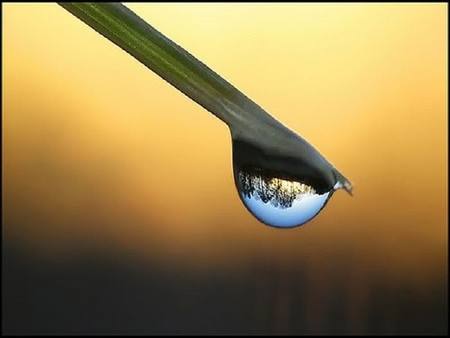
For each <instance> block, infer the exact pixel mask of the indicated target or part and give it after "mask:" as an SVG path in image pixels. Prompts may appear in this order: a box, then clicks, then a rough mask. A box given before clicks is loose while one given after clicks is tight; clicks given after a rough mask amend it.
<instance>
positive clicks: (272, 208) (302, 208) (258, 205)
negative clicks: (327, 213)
mask: <svg viewBox="0 0 450 338" xmlns="http://www.w3.org/2000/svg"><path fill="white" fill-rule="evenodd" d="M329 195H330V193H325V194H323V195H318V194H311V195H305V196H302V198H300V199H295V200H294V201H293V202H292V205H291V206H289V207H286V208H282V207H280V206H279V205H274V204H272V203H267V202H266V203H264V202H263V201H262V200H261V198H259V197H258V195H256V194H253V195H252V196H251V197H247V196H244V195H242V200H243V202H244V203H245V205H246V206H247V207H248V209H249V210H250V211H251V213H252V214H253V215H255V216H256V217H257V218H258V219H260V220H261V221H262V222H264V223H266V224H268V225H271V226H274V227H280V228H291V227H296V226H300V225H303V224H305V223H306V222H308V221H309V220H311V219H312V218H313V217H315V216H316V215H317V214H318V213H319V211H320V210H321V209H322V208H323V207H324V205H325V203H326V202H327V200H328V196H329Z"/></svg>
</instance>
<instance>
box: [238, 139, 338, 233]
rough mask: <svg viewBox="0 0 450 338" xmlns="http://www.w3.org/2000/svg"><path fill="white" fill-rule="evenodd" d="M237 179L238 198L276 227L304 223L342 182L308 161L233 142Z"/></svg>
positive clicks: (318, 210)
mask: <svg viewBox="0 0 450 338" xmlns="http://www.w3.org/2000/svg"><path fill="white" fill-rule="evenodd" d="M233 161H234V165H233V167H234V178H235V184H236V188H237V190H238V193H239V197H240V199H241V200H242V202H243V204H244V205H245V207H246V208H247V209H248V210H249V211H250V213H251V214H252V215H253V216H255V217H256V218H257V219H258V220H260V221H261V222H262V223H264V224H266V225H269V226H273V227H277V228H292V227H297V226H300V225H303V224H305V223H307V222H308V221H310V220H312V219H313V218H314V217H315V216H317V215H318V214H319V213H320V211H321V210H322V209H323V208H324V207H325V205H326V204H327V202H328V201H329V199H330V198H331V196H332V195H333V192H334V191H335V190H336V189H338V188H340V187H341V186H340V183H339V182H337V181H330V179H329V178H328V179H327V178H326V177H322V176H321V175H320V173H319V172H317V170H316V171H315V169H314V168H312V167H308V166H307V165H306V164H305V163H295V161H292V160H291V159H283V158H281V157H280V156H276V155H273V154H269V153H267V152H265V151H262V150H261V149H259V148H257V147H255V146H253V145H251V144H249V143H247V142H242V141H236V140H235V141H234V142H233Z"/></svg>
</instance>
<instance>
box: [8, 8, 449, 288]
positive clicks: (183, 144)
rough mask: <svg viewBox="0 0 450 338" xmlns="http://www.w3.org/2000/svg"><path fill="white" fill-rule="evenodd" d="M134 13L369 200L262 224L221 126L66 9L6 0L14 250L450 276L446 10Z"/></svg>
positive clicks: (428, 278)
mask: <svg viewBox="0 0 450 338" xmlns="http://www.w3.org/2000/svg"><path fill="white" fill-rule="evenodd" d="M127 6H129V7H130V8H131V9H132V10H134V11H135V12H136V13H137V14H138V15H140V16H141V17H142V18H144V19H145V20H146V21H147V22H149V23H150V24H151V25H153V26H154V27H155V28H156V29H158V30H160V31H161V32H162V33H163V34H165V35H167V36H168V37H170V38H171V39H173V40H174V41H175V42H177V43H178V44H180V45H181V46H183V47H184V48H186V49H187V50H188V51H190V52H191V53H192V54H193V55H195V56H196V57H197V58H199V59H200V60H202V61H203V62H204V63H206V64H207V65H209V66H210V67H211V68H212V69H214V70H215V71H216V72H218V73H219V74H220V75H222V76H223V77H224V78H225V79H227V80H228V81H230V82H231V83H232V84H234V85H235V86H236V87H237V88H239V89H240V90H241V91H243V92H244V93H245V94H246V95H248V96H249V97H250V98H252V99H253V100H254V101H255V102H257V103H258V104H259V105H261V106H262V107H264V108H265V109H266V110H267V111H268V112H269V113H270V114H272V115H273V116H275V117H276V118H277V119H279V120H280V121H281V122H283V123H285V124H286V125H287V126H289V127H290V128H292V129H293V130H295V131H296V132H298V133H299V134H300V135H302V136H303V137H305V138H306V139H307V140H308V141H309V142H310V143H311V144H313V145H314V146H315V147H316V148H317V149H318V150H319V151H320V152H321V153H322V154H323V155H324V156H325V157H326V158H327V159H328V160H329V161H330V162H331V163H333V164H334V165H335V166H336V167H337V168H338V169H339V170H340V171H341V172H342V173H343V174H344V175H345V176H347V177H348V178H349V179H350V180H351V181H352V182H353V183H354V184H355V190H354V197H349V196H348V195H347V194H345V193H344V192H342V191H339V192H338V193H336V194H335V195H334V196H333V198H332V200H331V201H330V203H329V204H328V206H327V207H326V209H325V210H324V211H323V212H322V213H321V214H320V215H319V216H318V217H317V218H316V219H314V220H313V221H312V222H311V223H308V224H307V225H306V226H303V227H300V228H296V229H292V230H276V229H272V228H269V227H267V226H264V225H262V224H261V223H259V222H258V221H257V220H255V219H254V218H253V217H252V216H251V215H250V214H249V213H248V212H247V211H246V209H245V207H244V206H243V205H241V202H240V200H239V198H238V195H237V194H236V191H235V188H234V183H233V177H232V170H231V168H232V164H231V143H230V136H229V132H228V130H227V127H226V126H225V125H224V124H223V123H222V122H221V121H219V120H218V119H217V118H215V117H214V116H213V115H211V114H209V113H208V112H207V111H205V110H204V109H203V108H201V107H200V106H198V105H197V104H195V103H194V102H192V101H190V100H189V99H188V98H187V97H185V96H184V95H183V94H181V93H180V92H178V91H176V90H175V89H174V88H173V87H171V86H170V85H168V84H167V83H166V82H165V81H163V80H162V79H160V78H159V77H158V76H156V75H155V74H154V73H152V72H151V71H149V70H148V69H146V68H145V67H144V66H143V65H141V64H140V63H139V62H137V61H136V60H134V59H133V58H132V57H130V56H129V55H128V54H126V53H125V52H123V51H122V50H120V49H119V48H118V47H116V46H115V45H113V44H112V43H111V42H109V41H108V40H106V39H104V38H103V37H101V36H100V35H99V34H97V33H96V32H94V31H93V30H92V29H91V28H89V27H88V26H86V25H85V24H84V23H82V22H81V21H79V20H78V19H76V18H75V17H73V16H72V15H71V14H69V13H68V12H66V11H65V10H64V9H62V8H61V7H59V6H58V5H56V4H50V3H49V4H3V5H2V9H3V20H2V22H3V27H2V28H3V29H2V31H3V39H2V41H3V42H2V43H3V45H2V47H3V64H2V74H3V75H2V84H3V86H2V95H3V101H2V102H3V105H2V112H3V183H4V185H3V187H4V188H3V211H4V216H3V233H4V234H5V235H6V237H7V238H8V239H9V240H10V241H13V242H14V243H17V245H20V246H23V248H24V249H27V250H33V251H35V252H37V253H41V254H43V255H46V254H48V253H50V254H51V255H52V256H55V255H53V254H54V253H58V255H59V256H60V257H68V256H70V255H71V254H76V253H77V252H79V251H82V250H84V248H86V247H90V246H93V247H98V248H100V249H101V248H104V249H105V250H110V249H111V250H114V251H115V252H122V253H123V254H124V255H125V254H131V255H139V256H142V257H146V258H148V259H150V260H152V261H157V262H161V263H163V264H174V265H177V266H179V265H180V266H181V265H184V264H186V263H189V264H191V265H194V266H198V267H199V269H200V270H201V269H202V268H205V267H206V268H208V269H211V268H213V267H223V268H226V267H236V266H240V265H243V266H245V264H248V263H249V262H251V261H252V260H255V259H256V260H272V259H282V260H285V261H287V262H288V263H289V264H291V263H292V264H297V262H298V260H302V261H306V262H308V263H310V264H320V265H321V266H324V267H326V266H331V265H333V264H337V263H338V262H339V260H341V259H344V258H345V259H346V260H350V261H355V262H358V264H362V265H364V266H366V267H367V269H370V270H373V271H380V272H383V273H384V274H386V275H388V276H391V277H392V278H394V279H396V280H397V279H399V280H400V281H402V280H405V281H406V280H413V281H416V282H417V283H422V282H423V283H429V282H433V281H434V280H435V279H438V278H441V277H442V276H445V275H446V263H447V256H446V253H447V224H448V223H447V222H448V217H447V213H448V208H447V203H448V200H447V193H448V178H447V169H448V167H447V150H448V149H447V110H448V106H447V90H448V82H447V81H448V78H447V72H448V68H447V62H448V59H447V57H448V54H447V48H448V46H447V38H448V37H447V26H448V18H447V5H446V4H362V5H354V4H277V5H275V4H259V5H254V4H206V5H204V4H128V5H127ZM66 255H68V256H66ZM61 259H64V258H61ZM324 269H325V268H324Z"/></svg>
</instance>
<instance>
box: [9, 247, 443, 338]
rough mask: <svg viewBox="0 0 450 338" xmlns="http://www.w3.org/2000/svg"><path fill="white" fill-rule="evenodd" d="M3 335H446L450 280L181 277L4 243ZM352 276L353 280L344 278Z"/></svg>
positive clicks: (255, 273) (285, 270) (295, 273)
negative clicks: (419, 285) (413, 285)
mask: <svg viewBox="0 0 450 338" xmlns="http://www.w3.org/2000/svg"><path fill="white" fill-rule="evenodd" d="M2 253H3V259H2V263H3V267H2V272H3V276H2V298H3V301H2V310H3V311H2V332H3V334H208V333H209V334H357V333H360V334H446V332H447V313H448V303H447V295H448V293H447V281H446V280H445V281H442V283H441V286H436V287H435V288H434V289H430V290H428V291H427V292H425V293H423V292H422V293H421V294H418V293H417V292H415V290H414V289H408V287H405V286H402V287H395V286H393V283H386V282H385V281H383V280H371V281H370V282H369V283H367V276H365V277H364V276H361V277H362V278H363V277H364V279H362V280H361V284H360V285H359V284H358V277H357V276H355V275H354V272H352V271H350V270H348V269H346V268H345V266H343V267H336V269H335V270H333V271H332V273H330V274H329V276H328V277H324V278H322V280H320V281H317V283H312V284H311V280H310V279H308V275H307V274H306V273H305V271H306V266H302V265H301V264H300V265H298V266H297V267H292V266H289V265H283V264H277V263H264V264H257V263H256V262H255V264H253V265H252V267H249V268H248V269H246V270H240V271H239V272H237V273H235V274H232V273H229V271H221V270H220V269H218V270H217V271H213V270H211V271H209V272H208V273H207V274H204V273H196V272H195V271H191V272H189V270H184V272H181V271H179V270H177V269H173V268H172V269H171V268H167V267H158V266H155V265H154V264H149V263H145V262H138V261H136V260H133V259H131V258H123V257H122V258H120V257H119V255H117V257H112V256H111V255H106V254H104V253H103V254H102V253H98V252H97V253H94V252H91V253H85V255H83V256H79V257H76V258H72V259H71V261H70V262H67V260H65V261H64V262H58V261H55V260H49V259H46V258H44V257H42V256H36V255H33V254H32V253H29V252H27V253H25V252H23V251H21V250H19V249H18V248H17V247H15V246H14V245H13V244H11V243H8V241H4V242H3V250H2ZM351 274H353V275H352V276H353V277H354V278H350V275H351Z"/></svg>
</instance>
